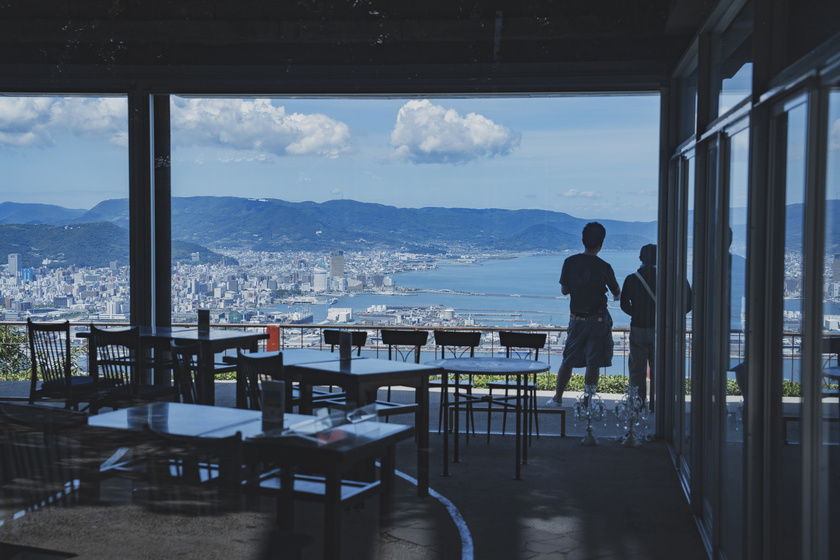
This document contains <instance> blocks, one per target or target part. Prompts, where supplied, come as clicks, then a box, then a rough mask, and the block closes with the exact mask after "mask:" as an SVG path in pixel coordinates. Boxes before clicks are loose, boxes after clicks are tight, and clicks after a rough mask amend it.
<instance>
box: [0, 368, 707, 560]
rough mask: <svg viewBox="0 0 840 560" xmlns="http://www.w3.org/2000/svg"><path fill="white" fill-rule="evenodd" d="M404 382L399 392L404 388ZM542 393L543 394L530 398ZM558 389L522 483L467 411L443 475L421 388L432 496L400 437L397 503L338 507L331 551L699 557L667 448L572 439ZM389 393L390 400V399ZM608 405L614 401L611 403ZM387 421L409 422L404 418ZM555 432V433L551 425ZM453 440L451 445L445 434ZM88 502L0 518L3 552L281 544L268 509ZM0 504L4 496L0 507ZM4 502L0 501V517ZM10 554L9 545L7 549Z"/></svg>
mask: <svg viewBox="0 0 840 560" xmlns="http://www.w3.org/2000/svg"><path fill="white" fill-rule="evenodd" d="M25 390H26V388H25V387H23V386H20V387H18V386H17V385H16V383H15V382H0V398H2V397H3V396H14V395H16V394H25ZM407 395H408V392H406V397H407ZM548 396H549V394H548V393H546V394H545V395H544V396H542V397H541V399H540V400H541V402H542V401H543V400H545V398H547V397H548ZM574 397H575V395H574V394H568V395H567V400H568V402H567V403H566V405H567V408H568V409H569V410H568V412H567V415H568V424H567V432H568V436H567V437H558V435H557V434H559V433H560V427H559V415H558V414H546V415H541V416H540V431H541V434H542V435H541V437H540V438H539V439H536V438H535V439H534V440H533V444H532V446H531V447H530V448H529V457H528V464H527V465H525V466H523V467H522V479H521V480H514V459H513V457H514V438H513V436H512V435H511V434H510V433H509V434H508V435H505V436H502V435H501V434H499V433H495V432H497V431H498V430H499V428H500V427H501V422H500V420H501V415H495V416H494V418H493V431H494V433H493V434H492V435H491V436H490V443H489V444H488V443H487V441H486V437H485V436H484V435H483V434H484V430H486V423H485V420H484V417H485V415H481V414H479V415H477V417H476V424H477V425H476V432H477V434H479V435H478V437H476V438H470V441H469V444H467V445H464V442H463V440H462V442H461V443H462V447H461V457H460V459H461V460H460V462H459V463H452V464H451V465H450V476H448V477H443V476H441V474H442V456H441V450H442V435H441V434H439V433H437V405H438V399H437V395H436V394H432V396H431V399H430V400H431V416H432V419H431V424H432V425H433V430H432V433H431V460H430V470H431V495H430V496H429V497H427V498H422V499H421V498H418V497H417V492H416V486H415V482H414V481H415V477H416V474H417V472H416V448H415V447H414V446H413V445H412V443H411V442H410V441H408V442H403V443H402V444H400V445H398V446H397V469H398V477H397V485H396V492H395V494H396V495H395V498H394V502H393V503H394V507H393V511H392V512H391V514H390V515H388V516H387V517H386V518H385V519H381V516H380V511H379V503H378V500H375V499H374V500H368V502H367V503H366V504H365V505H364V507H361V508H352V509H349V510H346V511H345V512H344V514H343V517H342V549H343V551H344V554H343V556H342V558H346V559H360V560H368V559H371V560H372V559H377V558H378V559H382V560H401V559H406V560H425V559H430V560H431V559H435V560H437V559H440V560H448V559H453V560H454V559H463V560H470V559H473V558H475V559H488V560H490V559H494V560H495V559H510V560H518V559H531V558H533V559H546V560H548V559H567V560H572V559H615V560H619V559H621V560H625V559H628V560H632V559H639V560H645V559H650V560H654V559H660V558H661V559H666V558H667V559H672V558H675V557H678V558H681V559H687V560H692V559H695V558H696V559H698V560H699V559H705V558H707V555H706V553H705V549H704V547H703V543H702V541H701V539H700V536H699V533H698V531H697V528H696V526H695V522H694V520H693V518H692V516H691V514H690V512H689V509H688V505H687V502H686V499H685V497H684V496H683V494H682V489H681V487H680V484H679V481H678V479H677V475H676V472H675V470H674V467H673V464H672V462H671V459H670V457H669V455H668V450H667V448H666V446H665V444H664V443H662V442H661V441H647V442H645V443H644V444H643V445H642V446H641V447H638V448H625V447H622V446H621V445H620V444H619V443H617V442H616V441H615V435H617V434H618V433H619V432H618V428H616V427H615V426H614V425H612V426H609V427H608V426H605V425H604V424H603V423H600V424H599V425H596V426H594V430H595V434H596V435H598V436H601V437H600V445H598V446H596V447H584V446H581V444H580V442H581V435H582V433H583V426H581V425H576V423H575V422H574V421H573V419H572V413H571V406H572V404H573V402H574ZM392 398H394V399H397V398H399V397H392ZM232 403H233V384H231V383H217V405H219V406H230V405H232ZM607 404H608V409H611V408H612V407H611V406H610V404H611V403H609V402H608V403H607ZM392 421H395V422H399V421H403V422H405V423H410V422H411V421H412V417H411V416H402V417H396V418H394V419H393V420H392ZM552 434H553V435H552ZM450 443H451V442H450ZM104 496H108V498H106V499H104V503H99V504H97V505H96V506H86V505H83V504H76V505H74V506H71V507H46V508H43V509H41V510H40V511H38V512H35V513H30V514H27V515H24V516H22V517H19V518H17V519H9V518H8V517H7V518H4V519H3V524H2V525H0V558H21V559H22V558H45V559H46V558H61V557H67V556H49V555H44V556H35V555H34V554H35V552H34V551H29V552H28V554H30V555H29V556H23V555H21V556H14V552H8V551H9V550H11V549H9V548H5V549H4V545H6V547H8V545H17V546H27V547H37V548H40V549H46V550H50V551H61V552H66V553H70V554H75V555H76V556H75V557H76V558H124V559H132V558H137V559H140V558H162V557H168V558H202V559H211V558H282V557H283V556H282V555H280V552H281V551H282V550H283V548H284V546H286V543H285V542H281V543H280V544H279V545H278V546H277V547H276V548H275V549H274V550H273V551H271V552H267V550H266V548H267V542H268V541H269V537H270V535H271V532H270V531H271V527H272V515H273V513H272V506H271V504H270V502H264V503H262V504H261V507H257V508H256V509H252V510H249V511H247V512H237V513H230V514H227V513H214V514H212V515H194V514H190V515H184V514H180V515H165V514H161V513H150V512H149V511H148V510H147V508H144V507H142V506H140V505H138V503H137V502H138V501H140V502H142V500H136V499H133V498H134V497H133V496H131V490H130V485H129V486H128V487H126V486H125V485H124V483H121V482H114V483H113V486H112V487H110V488H108V489H106V491H105V492H104V494H103V498H104ZM0 505H2V504H0ZM297 507H298V509H297V513H296V518H297V527H296V529H297V530H298V531H300V532H303V533H309V534H310V535H311V536H312V537H313V538H312V542H311V543H310V544H309V545H308V546H305V547H304V549H303V552H302V558H304V559H318V558H320V557H321V546H320V544H321V541H320V536H319V533H320V522H321V519H322V518H321V511H320V510H319V508H320V506H319V505H317V504H301V505H299V506H297ZM2 511H3V508H2V507H0V515H2ZM16 550H19V549H16Z"/></svg>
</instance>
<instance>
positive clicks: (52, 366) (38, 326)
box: [26, 319, 71, 392]
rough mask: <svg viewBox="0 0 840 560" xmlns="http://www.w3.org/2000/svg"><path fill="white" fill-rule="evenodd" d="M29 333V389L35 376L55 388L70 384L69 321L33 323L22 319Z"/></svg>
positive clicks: (34, 380) (33, 388) (34, 384)
mask: <svg viewBox="0 0 840 560" xmlns="http://www.w3.org/2000/svg"><path fill="white" fill-rule="evenodd" d="M26 329H27V332H28V334H29V357H30V361H31V366H32V377H31V381H32V391H33V392H34V391H35V389H36V385H37V383H38V379H40V380H41V381H42V382H44V383H49V384H51V385H53V386H55V387H56V388H59V387H66V388H69V387H70V372H71V365H70V362H71V359H70V321H64V322H63V323H35V322H33V321H32V319H27V320H26Z"/></svg>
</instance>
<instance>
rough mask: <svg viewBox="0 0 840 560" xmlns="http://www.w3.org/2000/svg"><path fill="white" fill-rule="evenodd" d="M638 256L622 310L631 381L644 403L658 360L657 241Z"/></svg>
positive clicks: (627, 282) (626, 282) (625, 287)
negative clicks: (626, 318) (627, 319)
mask: <svg viewBox="0 0 840 560" xmlns="http://www.w3.org/2000/svg"><path fill="white" fill-rule="evenodd" d="M639 260H640V261H642V266H640V267H639V270H637V271H636V272H634V273H633V274H629V275H628V276H627V278H625V279H624V285H623V286H622V287H621V310H622V311H624V312H625V313H627V314H628V315H630V385H631V386H633V387H636V389H638V395H639V398H640V399H642V403H644V402H645V400H646V399H647V369H648V364H650V379H651V383H652V382H653V375H654V365H655V363H656V362H655V356H656V349H655V344H656V245H645V246H644V247H642V250H641V251H639ZM651 397H653V395H651ZM652 408H653V399H652V398H651V409H652Z"/></svg>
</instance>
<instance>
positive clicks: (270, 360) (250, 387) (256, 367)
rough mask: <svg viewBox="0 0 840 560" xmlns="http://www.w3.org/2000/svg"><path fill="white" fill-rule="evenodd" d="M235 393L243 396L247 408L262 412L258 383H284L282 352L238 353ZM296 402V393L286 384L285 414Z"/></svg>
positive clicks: (289, 384) (290, 410) (288, 383)
mask: <svg viewBox="0 0 840 560" xmlns="http://www.w3.org/2000/svg"><path fill="white" fill-rule="evenodd" d="M236 372H237V377H236V382H237V385H238V386H237V388H236V390H237V391H241V392H242V393H241V394H243V395H244V396H245V401H244V402H246V403H247V408H249V409H250V410H262V392H261V388H260V383H261V382H262V381H265V380H276V381H286V379H285V377H284V375H283V354H282V352H256V353H253V354H247V353H245V352H242V350H239V351H238V354H237V358H236ZM297 400H298V395H297V391H296V390H295V389H293V387H292V384H291V383H290V382H288V381H287V382H286V405H285V406H286V412H292V409H293V407H294V404H295V403H296V402H297Z"/></svg>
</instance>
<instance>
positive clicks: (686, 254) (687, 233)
mask: <svg viewBox="0 0 840 560" xmlns="http://www.w3.org/2000/svg"><path fill="white" fill-rule="evenodd" d="M686 164H687V165H686V167H687V170H686V174H685V176H684V177H685V181H686V190H685V206H686V207H687V208H688V216H689V219H687V220H686V221H685V222H684V224H683V230H682V232H681V234H682V235H683V239H684V240H685V241H684V243H681V244H680V250H681V254H680V257H679V266H680V269H681V270H683V271H684V274H685V278H686V279H687V280H689V281H690V282H693V278H694V276H693V274H694V262H693V255H694V254H695V253H694V251H693V246H694V238H693V226H694V220H693V216H694V164H695V160H694V153H693V152H692V153H691V154H690V155H689V157H688V159H687V160H686ZM683 286H685V284H683ZM689 289H690V288H689ZM691 299H693V298H692V297H691V294H684V297H683V301H689V300H691ZM692 314H693V312H692V311H689V312H688V313H686V314H685V323H684V325H683V326H684V329H685V331H684V332H685V336H686V340H685V345H684V346H683V348H682V350H683V352H685V360H683V364H685V373H684V380H685V385H684V395H685V403H684V409H683V410H684V417H683V423H682V427H683V442H682V452H683V455H684V457H685V459H686V461H687V462H688V463H689V464H690V460H691V382H692V372H691V363H692V349H693V335H692V320H691V319H692Z"/></svg>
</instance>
